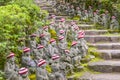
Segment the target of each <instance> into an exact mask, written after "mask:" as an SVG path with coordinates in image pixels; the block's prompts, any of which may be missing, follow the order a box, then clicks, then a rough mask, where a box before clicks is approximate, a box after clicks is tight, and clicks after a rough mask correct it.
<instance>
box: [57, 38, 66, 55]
mask: <svg viewBox="0 0 120 80" xmlns="http://www.w3.org/2000/svg"><path fill="white" fill-rule="evenodd" d="M58 48H59V52H60V53H61V55H63V54H64V51H65V49H66V48H67V42H66V41H65V39H64V36H59V43H58Z"/></svg>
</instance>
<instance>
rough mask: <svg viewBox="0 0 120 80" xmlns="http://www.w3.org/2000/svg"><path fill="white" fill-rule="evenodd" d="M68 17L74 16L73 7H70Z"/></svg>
mask: <svg viewBox="0 0 120 80" xmlns="http://www.w3.org/2000/svg"><path fill="white" fill-rule="evenodd" d="M69 16H71V18H73V17H74V16H75V9H74V6H73V5H71V6H70V10H69Z"/></svg>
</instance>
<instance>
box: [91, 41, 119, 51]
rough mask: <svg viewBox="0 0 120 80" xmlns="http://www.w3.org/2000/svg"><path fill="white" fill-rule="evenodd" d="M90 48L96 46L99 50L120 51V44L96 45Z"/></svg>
mask: <svg viewBox="0 0 120 80" xmlns="http://www.w3.org/2000/svg"><path fill="white" fill-rule="evenodd" d="M90 46H94V47H96V48H97V49H102V50H104V49H105V50H106V49H120V43H96V44H90Z"/></svg>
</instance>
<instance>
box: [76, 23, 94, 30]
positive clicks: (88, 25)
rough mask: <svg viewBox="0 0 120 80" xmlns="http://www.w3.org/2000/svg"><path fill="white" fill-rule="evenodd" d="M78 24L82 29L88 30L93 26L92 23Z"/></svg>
mask: <svg viewBox="0 0 120 80" xmlns="http://www.w3.org/2000/svg"><path fill="white" fill-rule="evenodd" d="M78 26H79V28H80V29H82V30H88V29H92V28H93V27H94V25H91V24H79V25H78Z"/></svg>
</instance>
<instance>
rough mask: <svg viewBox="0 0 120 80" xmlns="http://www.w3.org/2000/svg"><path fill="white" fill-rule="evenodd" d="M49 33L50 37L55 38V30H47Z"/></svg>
mask: <svg viewBox="0 0 120 80" xmlns="http://www.w3.org/2000/svg"><path fill="white" fill-rule="evenodd" d="M49 32H50V34H51V38H54V39H57V34H56V31H55V30H49Z"/></svg>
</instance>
